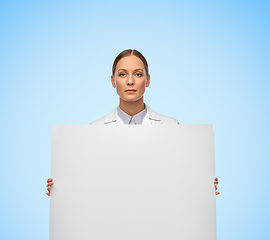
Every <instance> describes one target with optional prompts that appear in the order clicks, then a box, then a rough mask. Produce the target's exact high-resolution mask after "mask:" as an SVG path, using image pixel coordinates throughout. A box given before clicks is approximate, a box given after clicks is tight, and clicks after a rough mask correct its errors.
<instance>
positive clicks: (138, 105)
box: [119, 97, 145, 116]
mask: <svg viewBox="0 0 270 240" xmlns="http://www.w3.org/2000/svg"><path fill="white" fill-rule="evenodd" d="M119 107H120V108H121V109H122V110H123V111H124V112H125V113H127V114H128V115H130V116H134V115H136V114H137V113H139V112H141V111H142V110H144V109H145V107H144V103H143V97H141V98H140V99H138V100H137V101H135V102H127V101H125V100H123V99H122V98H120V104H119Z"/></svg>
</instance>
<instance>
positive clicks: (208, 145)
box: [50, 125, 216, 240]
mask: <svg viewBox="0 0 270 240" xmlns="http://www.w3.org/2000/svg"><path fill="white" fill-rule="evenodd" d="M51 154H52V158H51V176H52V177H53V179H54V182H55V185H54V186H53V187H52V189H51V197H50V240H63V239H65V240H71V239H72V240H74V239H80V240H84V239H85V240H86V239H87V240H89V239H93V240H168V239H169V240H176V239H177V240H180V239H184V240H200V239H203V240H215V239H216V202H215V190H214V184H213V181H214V176H215V164H214V163H215V160H214V131H213V125H152V126H145V125H135V126H134V125H133V126H130V125H119V126H106V125H102V126H97V125H96V126H93V125H54V126H52V152H51Z"/></svg>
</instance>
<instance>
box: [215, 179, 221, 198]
mask: <svg viewBox="0 0 270 240" xmlns="http://www.w3.org/2000/svg"><path fill="white" fill-rule="evenodd" d="M214 185H215V191H216V195H218V194H220V192H217V189H218V178H217V177H215V178H214Z"/></svg>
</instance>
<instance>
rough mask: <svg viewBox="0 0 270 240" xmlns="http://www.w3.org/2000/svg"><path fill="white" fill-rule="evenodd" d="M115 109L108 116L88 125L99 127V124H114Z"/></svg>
mask: <svg viewBox="0 0 270 240" xmlns="http://www.w3.org/2000/svg"><path fill="white" fill-rule="evenodd" d="M116 111H117V108H115V109H114V110H113V111H111V112H110V113H109V114H108V115H106V116H105V117H102V118H100V119H98V120H96V121H94V122H91V123H90V125H100V124H107V123H113V122H116V118H117V112H116Z"/></svg>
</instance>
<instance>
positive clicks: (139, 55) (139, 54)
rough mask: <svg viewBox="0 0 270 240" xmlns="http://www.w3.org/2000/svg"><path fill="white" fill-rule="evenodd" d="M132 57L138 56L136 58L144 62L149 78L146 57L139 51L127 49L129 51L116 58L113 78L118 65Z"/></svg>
mask: <svg viewBox="0 0 270 240" xmlns="http://www.w3.org/2000/svg"><path fill="white" fill-rule="evenodd" d="M132 55H134V56H136V57H138V58H139V59H141V60H142V62H143V65H144V68H145V71H146V76H147V77H148V64H147V61H146V59H145V57H144V56H143V55H142V54H141V53H140V52H139V51H137V50H135V49H127V50H124V51H123V52H121V53H119V54H118V56H117V57H116V58H115V60H114V62H113V66H112V75H113V76H114V74H115V69H116V65H117V63H118V62H119V61H120V60H121V59H122V58H124V57H128V56H132Z"/></svg>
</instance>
